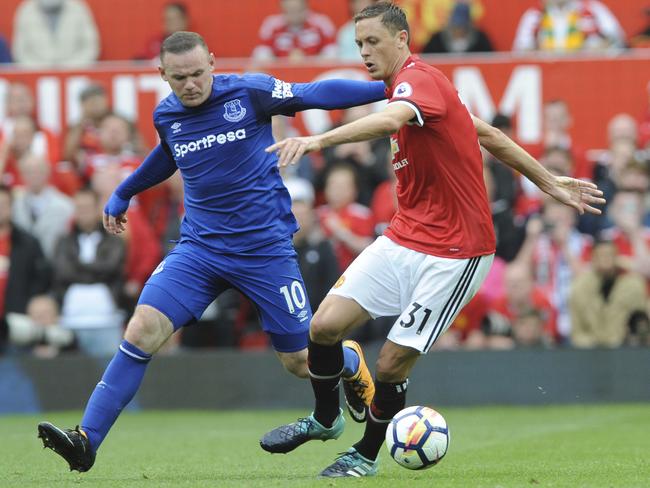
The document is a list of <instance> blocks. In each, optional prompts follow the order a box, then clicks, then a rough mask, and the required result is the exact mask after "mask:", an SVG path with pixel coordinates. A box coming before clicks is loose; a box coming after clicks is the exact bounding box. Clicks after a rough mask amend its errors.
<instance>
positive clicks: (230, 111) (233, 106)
mask: <svg viewBox="0 0 650 488" xmlns="http://www.w3.org/2000/svg"><path fill="white" fill-rule="evenodd" d="M223 108H224V109H225V111H224V113H223V118H224V119H226V120H227V121H228V122H239V121H240V120H241V119H243V118H244V117H245V116H246V107H242V105H241V101H240V100H239V99H236V100H230V101H229V102H226V103H224V104H223Z"/></svg>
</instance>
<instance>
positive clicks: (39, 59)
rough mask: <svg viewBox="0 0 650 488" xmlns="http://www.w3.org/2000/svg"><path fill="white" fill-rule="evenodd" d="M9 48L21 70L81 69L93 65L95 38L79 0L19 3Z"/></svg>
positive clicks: (94, 29) (89, 14) (88, 13)
mask: <svg viewBox="0 0 650 488" xmlns="http://www.w3.org/2000/svg"><path fill="white" fill-rule="evenodd" d="M12 47H13V57H14V60H15V62H16V63H17V64H19V65H21V66H24V67H30V68H31V67H36V68H48V67H49V68H52V67H82V66H88V65H90V64H92V63H93V62H95V61H97V58H98V56H99V35H98V33H97V27H96V25H95V20H94V19H93V16H92V12H91V11H90V9H89V8H88V6H87V5H86V3H85V2H84V1H83V0H23V2H22V4H20V5H19V6H18V9H17V10H16V16H15V17H14V39H13V46H12Z"/></svg>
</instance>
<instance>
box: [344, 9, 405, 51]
mask: <svg viewBox="0 0 650 488" xmlns="http://www.w3.org/2000/svg"><path fill="white" fill-rule="evenodd" d="M380 15H381V23H382V24H383V25H384V26H385V27H386V28H387V29H388V30H389V31H390V32H391V33H392V34H395V33H396V32H398V31H403V30H405V31H406V34H407V36H408V39H407V42H408V40H410V39H411V30H410V29H409V23H408V22H407V20H406V14H405V13H404V10H402V9H401V8H399V7H398V6H397V5H395V4H394V3H391V2H378V3H375V4H374V5H368V6H367V7H366V8H364V9H363V10H362V11H361V12H359V13H358V14H357V15H355V16H354V23H355V24H356V23H357V22H359V21H360V20H364V19H373V18H375V17H379V16H380Z"/></svg>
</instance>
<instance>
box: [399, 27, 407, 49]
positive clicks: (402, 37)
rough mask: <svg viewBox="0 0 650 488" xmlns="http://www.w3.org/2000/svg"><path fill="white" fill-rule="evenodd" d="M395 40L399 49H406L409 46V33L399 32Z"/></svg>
mask: <svg viewBox="0 0 650 488" xmlns="http://www.w3.org/2000/svg"><path fill="white" fill-rule="evenodd" d="M397 39H398V42H399V47H400V48H404V47H407V46H408V44H409V33H408V32H406V31H405V30H401V31H399V32H398V34H397Z"/></svg>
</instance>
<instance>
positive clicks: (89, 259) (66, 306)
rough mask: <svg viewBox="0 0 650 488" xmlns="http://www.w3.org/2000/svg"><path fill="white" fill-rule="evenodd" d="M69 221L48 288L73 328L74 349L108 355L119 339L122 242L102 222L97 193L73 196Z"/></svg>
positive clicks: (122, 263)
mask: <svg viewBox="0 0 650 488" xmlns="http://www.w3.org/2000/svg"><path fill="white" fill-rule="evenodd" d="M74 205H75V214H74V224H73V227H72V230H71V231H70V233H68V234H67V235H65V236H64V237H63V238H61V240H60V241H59V243H58V245H57V247H56V251H55V253H54V260H53V265H54V287H53V290H54V292H55V295H56V297H57V298H58V300H59V301H60V302H61V303H62V304H63V305H62V309H61V310H62V316H61V323H62V324H63V325H64V326H65V327H67V328H69V329H72V330H74V332H75V335H76V336H77V340H78V342H79V348H80V349H81V350H82V351H83V352H85V353H87V354H90V355H92V356H105V355H109V354H110V353H111V352H112V351H114V350H115V348H116V347H117V346H118V345H119V344H120V341H121V340H122V324H123V321H124V314H123V313H122V312H121V311H120V310H119V308H118V303H119V299H120V294H121V292H122V289H123V284H124V282H123V270H124V258H125V245H124V242H123V241H122V239H120V238H119V237H118V236H113V235H110V234H108V233H107V232H106V231H105V230H104V227H103V225H102V218H101V209H100V205H99V200H98V197H97V194H96V193H95V192H93V191H92V190H89V189H82V190H80V191H79V192H78V193H77V194H76V195H75V197H74Z"/></svg>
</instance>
